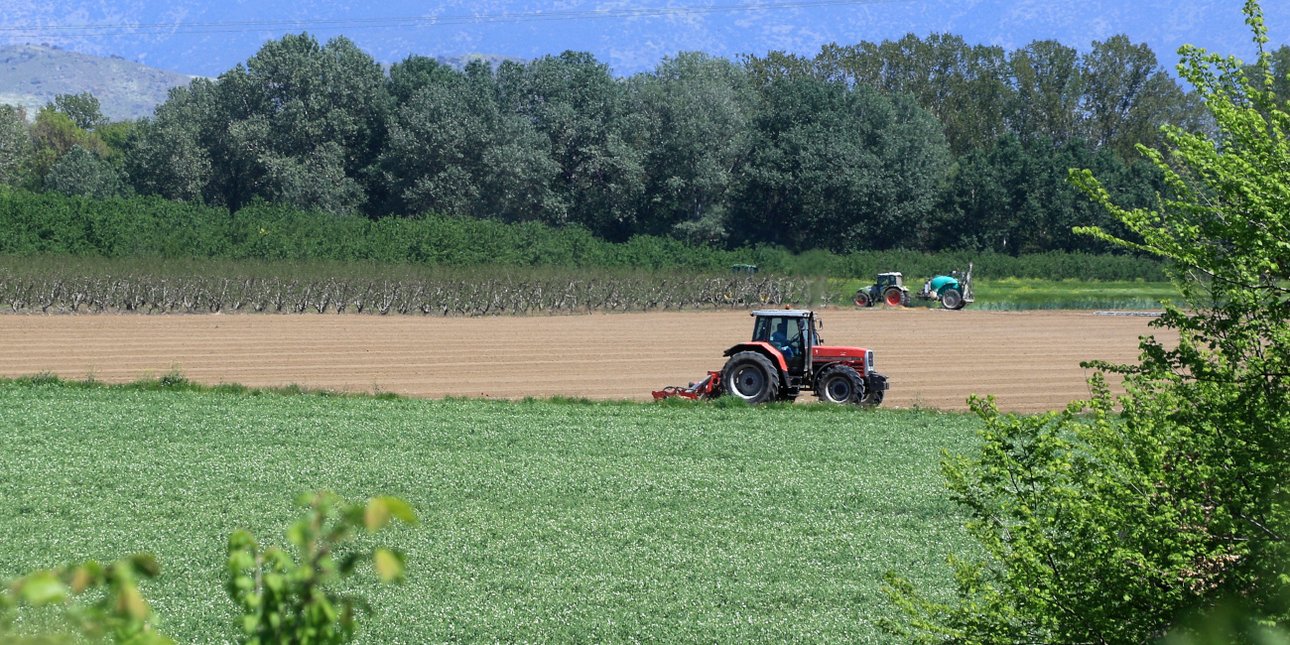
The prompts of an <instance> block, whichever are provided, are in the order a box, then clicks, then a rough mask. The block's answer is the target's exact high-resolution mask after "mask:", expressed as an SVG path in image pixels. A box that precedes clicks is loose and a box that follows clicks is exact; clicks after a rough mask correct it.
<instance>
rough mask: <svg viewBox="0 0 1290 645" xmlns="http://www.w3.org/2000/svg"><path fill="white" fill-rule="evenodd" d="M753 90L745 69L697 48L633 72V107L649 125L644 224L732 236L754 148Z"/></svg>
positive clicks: (655, 229) (708, 239)
mask: <svg viewBox="0 0 1290 645" xmlns="http://www.w3.org/2000/svg"><path fill="white" fill-rule="evenodd" d="M754 96H755V95H754V94H753V91H752V88H751V86H750V85H749V83H748V76H747V73H746V72H745V71H744V70H742V69H740V68H739V67H738V66H737V65H735V64H734V63H731V62H729V61H726V60H724V59H720V58H714V57H711V56H708V55H706V54H700V53H695V52H690V53H682V54H679V55H677V56H676V57H675V58H668V59H665V60H664V61H663V62H662V63H660V64H659V66H658V68H657V69H655V70H654V72H652V73H649V74H642V75H639V76H637V77H635V78H633V79H632V81H631V84H630V100H631V110H632V111H633V112H634V113H636V114H637V115H639V116H640V117H641V118H642V120H643V121H644V122H645V123H646V124H647V125H646V127H648V128H649V133H650V134H649V139H650V145H649V147H648V151H647V155H646V158H645V162H644V163H645V169H646V174H647V176H648V184H647V186H646V189H645V195H646V198H645V199H644V200H643V203H642V206H641V214H640V220H641V232H644V233H649V234H652V235H669V234H670V235H675V236H676V237H679V238H682V239H686V240H690V241H693V242H698V243H716V242H720V241H723V240H724V239H725V238H726V235H727V232H726V213H727V209H728V205H729V202H730V199H731V197H732V195H731V191H732V188H733V187H734V185H735V182H736V178H737V177H738V175H739V172H740V171H741V169H742V166H743V163H744V162H745V160H746V158H747V156H748V153H749V138H750V134H751V121H752V115H753V109H754Z"/></svg>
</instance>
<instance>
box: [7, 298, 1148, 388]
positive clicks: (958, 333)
mask: <svg viewBox="0 0 1290 645" xmlns="http://www.w3.org/2000/svg"><path fill="white" fill-rule="evenodd" d="M823 317H824V321H825V327H824V329H823V334H822V335H823V336H824V338H825V340H826V341H828V343H829V344H834V345H860V346H865V347H869V348H870V349H873V350H874V351H875V352H876V358H877V364H876V366H875V367H876V369H877V370H878V371H879V372H882V373H885V374H887V375H888V377H889V378H890V379H891V390H890V391H889V392H888V396H887V403H886V404H884V405H886V406H893V407H909V406H914V405H921V406H926V407H934V408H941V409H953V410H960V409H965V408H966V404H965V400H966V398H967V396H968V395H969V394H973V393H979V394H994V395H996V396H997V398H998V401H999V405H1000V407H1001V408H1003V409H1005V410H1014V411H1038V410H1047V409H1055V408H1059V407H1061V406H1064V405H1065V404H1066V403H1067V402H1069V401H1071V400H1073V399H1077V398H1083V397H1086V396H1087V395H1088V388H1087V385H1086V384H1085V378H1086V377H1087V376H1088V373H1087V371H1086V370H1084V369H1081V368H1080V367H1079V362H1080V361H1082V360H1086V359H1092V358H1101V359H1107V360H1113V361H1132V360H1134V359H1135V358H1136V356H1137V341H1138V336H1140V335H1143V334H1147V333H1150V330H1148V328H1147V322H1148V320H1149V319H1148V318H1143V317H1130V316H1100V315H1095V314H1094V313H1092V312H1076V311H1060V312H1007V313H1003V312H984V311H972V310H966V311H958V312H949V311H941V310H925V309H907V310H864V311H860V310H829V311H825V312H823ZM751 322H752V321H751V319H750V318H749V316H748V314H747V313H745V312H738V311H727V312H676V313H640V314H600V315H585V316H556V317H498V318H433V317H377V316H364V315H298V316H291V315H209V316H145V315H58V316H38V315H30V316H28V315H3V316H0V376H8V377H13V376H22V375H31V374H36V373H40V372H51V373H54V374H57V375H59V376H62V377H64V378H73V379H79V378H85V377H87V376H92V377H94V378H96V379H98V380H101V381H105V382H122V381H130V380H135V379H139V378H144V377H158V376H161V375H163V374H165V373H167V372H171V371H173V370H178V371H179V372H181V373H182V374H183V375H184V376H186V377H188V378H189V379H191V380H193V381H197V382H201V383H211V384H215V383H222V382H223V383H242V384H245V385H249V386H276V385H287V384H293V383H294V384H298V385H301V386H304V387H308V388H323V389H333V390H346V391H366V392H372V391H381V392H396V393H399V394H406V395H410V396H419V397H442V396H449V395H452V396H471V397H495V398H520V397H525V396H535V397H548V396H552V395H567V396H575V397H588V398H593V399H635V400H646V399H648V398H649V396H650V395H649V393H650V391H651V390H654V389H659V388H661V387H662V386H664V385H678V384H679V385H684V384H685V383H686V382H688V381H692V380H697V379H698V378H701V377H702V376H703V375H704V374H705V373H706V371H707V370H716V369H720V368H721V365H722V363H723V362H724V358H723V357H722V356H721V352H722V351H723V350H724V349H725V348H726V347H728V346H730V345H731V344H733V343H734V342H736V341H738V340H742V339H745V338H747V337H748V335H749V334H750V333H751V331H750V330H751V329H752V326H751ZM803 399H804V400H806V399H810V400H813V397H803Z"/></svg>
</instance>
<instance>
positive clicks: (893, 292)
mask: <svg viewBox="0 0 1290 645" xmlns="http://www.w3.org/2000/svg"><path fill="white" fill-rule="evenodd" d="M882 300H883V302H885V303H887V306H889V307H904V306H905V305H907V304H909V295H908V294H906V293H905V292H904V291H901V290H900V289H888V290H887V291H885V292H884V293H883V294H882Z"/></svg>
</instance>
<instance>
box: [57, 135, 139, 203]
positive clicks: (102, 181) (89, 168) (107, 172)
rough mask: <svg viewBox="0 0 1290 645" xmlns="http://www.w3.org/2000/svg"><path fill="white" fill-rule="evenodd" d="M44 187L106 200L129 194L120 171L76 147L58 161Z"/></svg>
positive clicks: (87, 151)
mask: <svg viewBox="0 0 1290 645" xmlns="http://www.w3.org/2000/svg"><path fill="white" fill-rule="evenodd" d="M45 187H46V188H48V189H49V190H53V191H57V192H60V193H63V194H64V195H80V196H84V197H93V198H96V199H105V198H108V197H122V196H125V195H126V194H127V192H128V191H127V185H126V182H125V178H124V177H122V175H121V171H120V170H119V169H117V167H116V166H115V165H113V164H112V163H111V162H109V161H107V160H105V159H101V158H99V156H98V155H96V154H94V153H93V152H90V151H89V150H86V149H85V148H82V147H80V146H75V147H73V148H72V149H71V150H69V151H68V152H67V154H65V155H63V156H62V157H59V159H58V161H56V162H54V165H53V166H52V167H51V168H50V169H49V173H48V174H47V175H46V176H45Z"/></svg>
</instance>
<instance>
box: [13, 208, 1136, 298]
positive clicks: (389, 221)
mask: <svg viewBox="0 0 1290 645" xmlns="http://www.w3.org/2000/svg"><path fill="white" fill-rule="evenodd" d="M0 255H12V256H33V255H52V256H75V257H84V258H94V257H104V258H132V257H133V258H159V259H163V258H164V259H186V258H193V259H201V258H219V259H232V260H255V261H260V260H291V261H330V262H375V263H382V264H409V265H423V266H449V267H467V266H483V265H493V266H501V267H516V268H519V267H524V268H527V267H542V266H545V267H563V268H577V269H589V270H624V269H625V270H650V271H669V270H688V271H702V272H713V273H716V272H721V273H725V272H728V271H729V270H730V267H731V266H732V265H734V264H743V263H750V264H755V265H757V266H758V267H759V269H760V270H761V271H762V272H769V273H777V274H790V275H806V276H834V277H844V276H853V277H863V276H872V275H874V274H876V273H878V272H881V271H893V270H899V271H904V272H905V274H906V275H907V276H909V277H910V279H915V276H931V275H934V274H937V273H945V272H947V271H949V270H951V269H955V268H963V267H966V266H967V263H968V262H969V261H973V262H975V263H976V266H977V267H979V271H980V273H981V274H982V275H985V276H993V277H1020V278H1027V277H1028V278H1046V279H1067V278H1072V279H1081V280H1132V279H1145V280H1158V279H1160V278H1161V273H1160V268H1159V264H1158V263H1156V262H1155V261H1153V260H1150V259H1146V258H1143V257H1138V256H1133V255H1092V254H1086V253H1063V252H1048V253H1038V254H1029V255H1022V256H1012V255H1008V254H1003V253H987V252H983V253H972V252H968V251H956V252H942V253H934V254H929V253H925V252H919V251H876V252H863V253H851V254H846V255H839V254H835V253H831V252H828V251H812V252H808V253H800V254H795V253H791V252H789V251H788V250H786V249H784V248H782V247H771V246H756V247H745V248H740V249H734V250H722V249H716V248H712V247H710V246H705V245H700V244H690V243H685V242H682V241H680V240H676V239H672V238H668V237H658V236H644V235H642V236H637V237H633V238H632V239H630V240H628V241H627V242H624V243H618V244H615V243H611V242H606V241H604V240H601V239H598V238H597V237H595V236H594V235H592V234H591V232H590V231H588V230H587V229H585V228H582V227H579V226H565V227H559V228H557V227H551V226H547V225H545V224H541V223H538V222H525V223H514V224H507V223H503V222H498V221H494V220H484V219H472V218H448V217H436V216H427V217H423V218H415V219H398V218H386V219H380V220H369V219H366V218H361V217H352V216H332V215H327V214H325V213H318V212H309V211H300V210H295V209H290V208H286V207H281V206H269V205H256V206H248V207H246V208H243V209H242V210H240V211H238V212H237V213H235V214H233V215H229V214H228V213H227V212H226V211H224V210H222V209H218V208H210V207H203V206H197V205H192V204H185V203H182V202H174V201H170V200H166V199H161V198H158V197H133V198H117V199H88V198H79V197H66V196H62V195H56V194H51V193H32V192H29V191H25V190H14V189H6V188H3V187H0Z"/></svg>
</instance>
